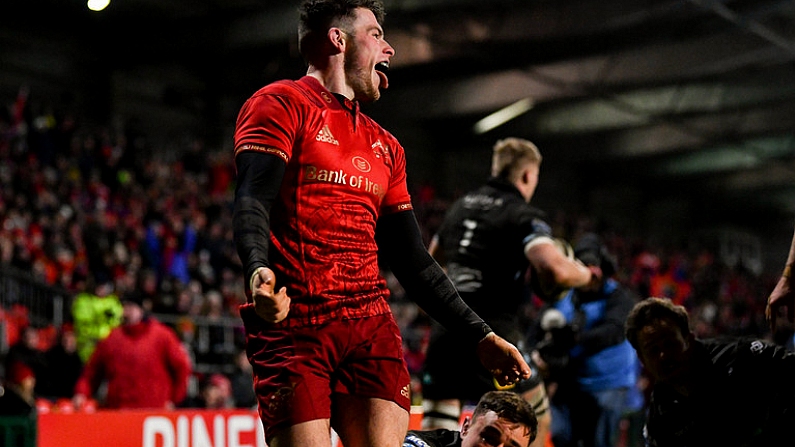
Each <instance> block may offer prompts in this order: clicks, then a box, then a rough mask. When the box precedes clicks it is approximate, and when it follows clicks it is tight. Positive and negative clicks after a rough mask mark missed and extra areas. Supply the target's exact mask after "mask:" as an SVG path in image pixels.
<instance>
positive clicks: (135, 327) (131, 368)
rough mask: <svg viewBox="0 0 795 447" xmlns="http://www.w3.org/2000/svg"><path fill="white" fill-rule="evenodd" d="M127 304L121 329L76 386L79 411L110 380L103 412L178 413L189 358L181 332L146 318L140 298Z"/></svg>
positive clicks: (102, 346)
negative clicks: (149, 410)
mask: <svg viewBox="0 0 795 447" xmlns="http://www.w3.org/2000/svg"><path fill="white" fill-rule="evenodd" d="M122 302H123V304H124V314H123V320H122V325H121V326H118V327H116V328H115V329H113V331H112V332H111V333H110V335H108V337H107V338H105V339H104V340H102V341H101V342H100V343H99V344H98V345H97V348H96V349H95V350H94V353H93V354H92V355H91V358H90V359H89V361H88V364H87V365H86V367H85V369H84V370H83V374H82V375H81V376H80V379H79V380H78V381H77V384H76V385H75V396H74V399H73V400H74V404H75V407H76V408H78V409H79V408H81V407H82V405H83V404H84V403H85V402H86V400H87V399H88V398H90V397H93V395H94V393H96V392H97V390H98V389H99V385H100V384H101V383H102V382H103V381H107V384H108V386H107V394H106V395H105V396H98V398H97V400H98V401H99V402H100V406H101V407H103V408H112V409H120V408H160V409H173V408H175V406H176V405H177V404H179V403H181V402H182V401H183V400H184V399H185V397H186V395H187V388H188V378H189V377H190V374H191V370H192V365H191V361H190V358H189V357H188V354H187V352H186V350H185V349H184V347H183V346H182V344H181V343H180V341H179V339H178V338H177V335H176V333H174V331H173V330H172V329H170V328H169V327H168V326H165V325H164V324H162V323H160V322H159V321H157V320H155V319H154V318H153V317H152V316H150V315H147V314H146V312H145V311H144V307H143V303H142V299H141V297H140V295H139V294H127V295H125V296H124V297H123V298H122Z"/></svg>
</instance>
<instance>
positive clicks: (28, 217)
mask: <svg viewBox="0 0 795 447" xmlns="http://www.w3.org/2000/svg"><path fill="white" fill-rule="evenodd" d="M3 106H4V107H3V108H2V110H0V265H2V266H3V267H4V270H7V271H8V270H12V269H13V270H15V271H21V272H25V273H26V274H29V275H31V277H32V280H33V281H36V282H39V283H42V284H45V285H47V286H50V287H53V288H57V289H59V290H63V291H65V292H66V293H67V294H68V295H69V296H71V297H73V298H74V301H73V303H80V302H81V300H83V301H85V300H88V301H89V302H90V303H92V304H91V306H87V307H86V306H84V307H83V308H81V307H80V305H77V306H75V307H72V306H71V305H70V307H69V309H68V312H69V315H68V318H67V321H66V322H65V323H64V324H63V325H61V326H59V327H52V326H42V325H38V327H34V325H33V324H31V320H30V319H29V318H28V317H27V313H26V310H25V309H24V308H21V307H20V306H16V305H15V306H5V307H1V308H0V322H2V323H3V327H4V328H5V333H4V334H3V335H4V337H5V343H4V345H6V346H9V347H10V348H9V349H8V350H7V352H1V353H0V355H2V358H3V359H4V362H3V366H4V370H3V375H2V378H3V379H4V380H3V382H4V383H6V384H8V383H9V381H12V380H18V379H20V378H28V377H30V376H35V377H36V378H37V379H38V380H37V384H36V393H37V394H38V395H40V396H42V397H46V398H49V399H50V400H51V401H52V402H55V401H57V400H58V399H69V398H71V395H72V392H73V386H74V382H75V381H76V380H77V376H79V374H80V370H81V368H82V366H83V365H84V364H85V362H86V361H87V359H88V357H89V356H90V353H91V350H92V347H93V345H94V344H95V343H96V341H97V340H98V339H101V338H102V337H103V336H104V335H103V334H107V332H108V330H109V329H110V328H112V327H114V326H116V325H118V324H119V321H118V320H114V318H116V317H117V313H114V312H118V310H116V311H114V310H107V309H104V308H103V310H101V311H100V310H96V309H93V310H92V308H91V307H92V306H94V305H95V304H98V303H100V302H101V301H102V300H103V299H106V298H107V299H109V300H110V301H111V302H112V303H117V302H121V300H122V299H124V298H125V296H128V295H131V294H133V295H136V300H140V301H141V302H143V303H145V304H144V307H145V309H146V311H147V312H148V313H149V314H151V315H154V316H155V317H161V318H162V319H163V320H164V321H165V322H167V323H168V324H169V326H170V327H172V328H173V329H174V330H175V331H176V333H177V335H178V336H179V338H180V340H181V341H182V342H183V343H184V344H185V346H186V349H188V351H189V352H190V353H191V354H192V360H193V362H197V361H199V362H202V363H209V364H213V363H216V364H219V365H221V364H225V365H227V366H228V365H236V366H235V367H234V369H230V368H226V369H224V368H218V369H217V370H206V371H194V373H193V379H194V380H193V382H192V383H193V385H192V389H191V392H190V393H189V398H188V399H186V402H185V403H183V404H184V405H195V406H209V405H212V406H218V405H222V406H243V407H250V406H253V405H254V402H253V400H251V399H252V396H253V394H251V393H249V392H248V391H250V388H251V383H250V376H247V375H246V374H250V371H247V366H246V365H247V362H246V361H245V356H244V354H243V351H242V348H243V340H242V330H241V328H239V325H240V323H238V320H239V318H238V314H237V312H238V305H239V304H241V303H242V302H244V300H245V296H244V291H243V281H242V280H241V275H242V274H241V266H240V262H239V260H238V257H237V254H236V251H235V247H234V243H233V240H232V225H231V205H232V201H233V195H234V174H235V173H234V164H233V160H232V157H231V152H230V151H229V150H227V149H214V148H209V147H205V145H204V143H203V142H202V141H201V140H200V139H196V138H192V137H185V138H180V137H177V138H175V139H174V142H173V143H170V144H168V145H163V147H159V145H158V147H154V145H153V144H152V143H151V142H150V141H149V140H148V139H147V138H146V136H145V135H143V134H136V133H133V132H130V131H129V130H128V129H124V128H122V127H118V128H114V127H113V126H111V127H108V126H95V125H93V124H92V123H89V122H86V121H81V118H80V117H79V116H78V115H77V114H75V113H73V112H69V111H66V110H59V109H58V108H57V107H56V106H53V105H52V104H51V103H50V102H48V100H47V98H36V97H35V96H34V95H33V94H32V93H31V92H28V91H26V90H25V89H22V90H20V93H19V95H18V96H17V97H16V98H10V99H9V98H6V102H5V103H4V104H3ZM412 196H413V197H414V200H415V207H416V211H417V216H418V218H419V219H420V224H421V227H422V229H423V232H424V236H425V237H426V238H427V239H426V242H429V241H430V237H431V235H432V234H433V233H434V231H435V230H436V228H438V225H439V224H440V222H441V219H442V217H443V216H444V212H445V210H446V208H447V206H448V205H449V204H450V203H452V200H453V199H454V197H448V198H442V197H439V196H438V195H437V194H436V193H435V192H434V190H433V188H432V187H430V186H427V185H422V186H417V187H416V188H415V190H414V191H412ZM550 221H551V222H552V223H553V224H554V227H555V232H556V233H557V234H556V235H557V236H558V237H562V238H565V239H572V238H574V237H576V235H577V234H578V233H579V232H583V231H597V232H599V233H600V235H601V236H602V237H603V238H604V240H605V242H606V244H607V246H608V247H609V249H610V251H611V252H612V253H613V254H614V255H615V256H616V258H617V261H618V267H619V268H618V272H617V275H616V279H617V280H619V281H620V282H621V283H622V284H624V285H625V286H627V287H628V288H630V289H632V290H633V291H635V292H636V293H637V294H638V296H641V297H648V296H660V297H669V298H671V299H672V300H673V301H675V302H676V303H679V304H683V305H685V306H686V307H687V308H688V309H689V310H690V312H691V315H692V316H693V319H694V324H695V326H696V327H695V328H694V329H695V331H696V333H697V335H698V336H700V337H710V336H714V335H720V334H739V335H761V336H768V334H767V324H766V323H765V320H764V305H765V298H766V297H767V295H768V294H769V293H770V291H771V290H772V289H773V285H774V284H773V282H772V281H773V280H774V278H768V277H766V276H765V275H764V274H761V275H759V274H756V273H753V272H751V271H750V270H749V269H745V268H743V267H742V266H741V265H734V266H728V265H726V264H725V263H724V262H722V261H721V260H720V259H718V258H717V257H716V255H715V254H714V253H712V252H710V251H708V250H706V249H705V250H701V251H699V252H692V251H690V250H687V249H682V248H678V247H656V246H650V245H649V244H648V242H646V241H645V240H644V239H643V238H631V237H627V236H626V235H622V234H620V233H619V232H617V231H614V230H610V229H605V228H600V227H599V226H598V225H596V224H595V223H594V222H593V221H592V220H591V219H589V218H588V217H587V216H573V215H569V214H566V213H555V214H554V215H553V216H552V219H550ZM385 274H386V276H387V279H388V280H389V285H390V288H391V289H392V291H393V297H392V305H393V310H394V313H395V315H396V317H397V320H398V323H399V324H400V326H401V330H402V332H403V334H404V338H405V344H406V346H405V348H406V349H405V352H406V359H407V361H408V365H409V368H410V370H411V372H412V373H413V374H416V373H418V372H419V369H420V367H421V366H422V363H423V360H424V357H423V356H424V349H425V348H426V346H427V342H428V338H427V337H428V333H429V327H430V321H429V320H428V318H427V316H425V314H424V313H423V312H422V311H421V310H419V309H418V308H417V307H416V306H415V305H413V304H412V302H411V300H410V299H409V297H406V296H405V292H404V291H403V290H402V289H401V288H400V285H399V284H398V283H397V282H396V281H395V280H394V278H393V277H392V276H391V275H390V274H389V272H388V271H385ZM528 298H529V299H528V301H527V304H526V307H525V314H524V315H523V318H524V320H525V321H526V322H527V324H528V327H529V326H530V325H531V323H532V322H533V321H534V320H535V319H536V317H537V313H538V311H539V309H540V304H541V303H539V302H538V301H537V300H535V299H533V297H532V296H531V295H530V294H529V295H528ZM0 302H3V301H0ZM98 307H100V306H98ZM112 307H114V305H113V304H112V305H111V306H110V307H109V308H112ZM86 308H88V310H86ZM81 309H82V311H84V312H88V315H89V318H88V319H89V320H92V319H93V320H96V318H94V317H95V316H96V315H104V316H105V317H107V321H104V322H103V324H104V325H105V329H104V330H103V329H102V328H99V329H98V328H97V327H91V326H86V325H85V324H84V322H83V321H84V319H81V315H80V310H81ZM197 321H201V322H203V324H208V322H209V325H210V326H213V325H212V322H213V321H219V322H221V321H224V322H226V323H227V326H228V322H230V321H231V322H234V324H233V326H234V325H237V326H238V329H234V328H233V329H234V330H233V332H234V334H235V340H234V347H235V349H234V350H231V351H230V350H228V349H227V350H226V351H223V352H222V353H221V354H218V353H217V350H214V349H212V345H213V341H212V337H213V335H212V333H211V334H210V339H211V340H210V341H209V342H208V341H207V340H204V341H202V342H203V343H205V344H208V343H209V346H210V349H204V350H199V351H197V350H196V343H198V342H199V340H198V337H196V330H197V328H196V324H195V322H197ZM225 327H226V326H223V325H219V328H221V329H219V331H221V330H222V329H223V328H225ZM92 330H93V331H94V332H91V331H92ZM86 331H88V332H86ZM219 337H220V335H219ZM81 350H83V351H81ZM17 361H19V362H21V363H24V364H25V365H26V366H27V368H26V369H20V367H19V366H16V365H17V363H16V362H17ZM12 365H13V366H12ZM53 371H57V372H58V374H53ZM28 373H29V374H28ZM219 390H220V391H219ZM418 391H419V390H418ZM209 402H212V404H210V403H209ZM219 402H220V403H219Z"/></svg>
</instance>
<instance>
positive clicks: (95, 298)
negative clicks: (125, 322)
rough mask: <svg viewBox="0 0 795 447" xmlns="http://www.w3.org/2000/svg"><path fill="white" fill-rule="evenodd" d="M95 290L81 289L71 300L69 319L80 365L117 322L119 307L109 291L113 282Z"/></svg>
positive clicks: (120, 306)
mask: <svg viewBox="0 0 795 447" xmlns="http://www.w3.org/2000/svg"><path fill="white" fill-rule="evenodd" d="M94 292H95V293H91V292H89V291H85V292H81V293H79V294H77V296H75V299H74V301H73V302H72V320H73V321H74V332H75V337H76V339H77V340H76V341H77V352H78V354H79V355H80V359H81V360H82V361H83V364H85V363H86V362H88V359H89V357H91V354H92V353H93V352H94V348H95V347H96V346H97V343H99V341H100V340H102V339H104V338H105V337H107V336H108V334H110V331H111V330H113V328H115V327H116V326H118V325H119V324H121V316H122V311H123V306H122V304H121V301H120V300H119V297H118V296H116V294H115V293H113V285H112V283H110V282H105V283H102V284H99V285H97V287H96V288H95V291H94Z"/></svg>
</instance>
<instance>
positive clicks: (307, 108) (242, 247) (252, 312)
mask: <svg viewBox="0 0 795 447" xmlns="http://www.w3.org/2000/svg"><path fill="white" fill-rule="evenodd" d="M384 14H385V13H384V8H383V5H382V3H381V2H380V0H306V1H304V2H303V4H302V5H301V8H300V24H299V48H300V51H301V54H302V55H303V57H304V59H305V60H306V62H307V63H308V71H307V75H306V76H304V77H302V78H300V79H298V80H282V81H277V82H274V83H272V84H269V85H267V86H265V87H263V88H262V89H260V90H259V91H257V92H256V93H254V95H252V96H251V97H250V98H249V99H248V100H247V101H246V103H245V104H244V105H243V107H242V108H241V110H240V112H239V115H238V119H237V123H236V127H235V136H234V139H235V141H234V148H235V164H236V168H237V189H236V192H235V207H234V218H233V224H234V230H235V243H236V246H237V251H238V254H239V256H240V259H241V261H242V263H243V266H244V268H245V278H246V281H247V291H248V292H250V295H249V300H248V301H249V302H248V303H247V304H245V305H243V306H242V307H241V310H240V313H241V317H242V319H243V322H244V324H245V328H246V350H247V353H248V357H249V361H250V362H251V364H252V366H253V372H254V387H255V390H256V393H257V396H258V401H259V412H260V416H261V419H262V422H263V425H264V428H265V433H266V440H267V442H268V444H269V445H270V446H271V447H285V446H301V447H313V446H318V447H320V446H322V447H327V446H328V445H329V444H330V429H331V428H333V429H334V430H335V431H336V432H337V434H338V435H339V436H340V439H341V440H342V442H343V444H344V445H345V447H394V446H397V445H400V444H401V442H402V440H403V437H404V436H405V434H406V430H407V428H408V420H409V412H408V410H409V408H410V392H411V391H410V389H409V374H408V370H407V368H406V365H405V362H404V360H403V353H402V341H401V337H400V332H399V330H398V326H397V324H396V323H395V321H394V318H393V316H392V313H391V311H390V308H389V305H388V302H387V300H388V297H389V290H388V288H387V286H386V281H385V280H384V278H383V277H382V276H381V275H380V269H379V265H378V256H379V253H380V254H381V255H383V258H384V260H385V261H386V262H387V263H388V265H389V267H390V269H391V270H392V272H393V273H394V274H395V276H396V277H397V278H398V280H399V281H400V283H401V285H402V286H403V287H404V288H405V289H406V291H407V292H408V294H409V296H410V297H412V299H414V300H415V301H416V302H417V303H418V304H419V305H420V306H421V307H422V308H423V309H424V310H425V311H426V312H427V313H428V314H429V315H431V316H432V317H433V318H435V319H436V320H438V321H439V322H440V323H441V324H442V325H444V326H445V327H446V328H448V329H449V330H451V331H454V332H456V333H458V334H460V336H461V340H462V343H469V344H470V345H471V346H472V349H474V350H476V352H477V354H478V356H479V358H480V359H481V361H482V362H483V364H484V365H485V366H486V367H487V368H488V369H489V370H490V371H491V372H492V373H493V374H494V376H495V378H496V379H497V380H498V381H499V382H500V383H503V384H509V383H513V382H516V381H518V380H520V379H523V378H527V377H529V376H530V368H529V367H528V365H527V364H526V362H525V361H524V360H523V358H522V356H521V354H520V353H519V351H518V350H517V349H516V348H515V347H514V346H513V345H512V344H510V343H508V342H507V341H506V340H505V339H503V338H501V337H499V336H497V335H496V334H494V332H492V331H491V329H490V328H489V327H488V325H487V324H486V323H485V322H484V321H483V320H482V319H481V318H480V317H479V316H478V315H477V314H475V313H474V312H473V311H472V310H471V309H470V308H469V307H467V306H466V304H464V302H463V301H462V300H461V298H460V297H459V295H458V293H457V292H456V290H455V288H454V287H453V285H452V283H451V282H450V280H449V279H448V278H447V276H446V275H445V274H444V272H443V270H442V269H441V267H440V266H439V265H438V264H437V263H436V262H435V261H434V260H433V258H431V256H430V255H429V254H428V253H427V251H426V249H425V247H424V244H423V241H422V238H421V235H420V230H419V226H418V224H417V221H416V218H415V216H414V213H413V210H412V205H411V199H410V196H409V194H408V187H407V184H406V166H405V162H406V160H405V154H404V151H403V148H402V147H401V145H400V143H398V141H397V140H396V139H395V137H394V136H392V134H390V133H389V132H387V131H386V130H384V129H383V128H382V127H381V126H380V125H378V124H377V123H376V122H374V121H373V120H372V119H370V118H369V117H368V116H366V115H364V114H363V113H362V112H361V111H360V110H359V103H360V102H372V101H375V100H377V99H378V98H379V96H380V94H381V93H380V90H381V89H383V88H386V87H387V85H388V81H387V76H386V74H385V73H384V72H385V71H386V69H387V68H388V66H389V61H390V59H391V58H392V56H393V55H394V54H395V50H394V49H393V48H392V46H390V45H389V43H388V42H387V41H386V40H385V38H384V31H383V29H382V23H383V19H384Z"/></svg>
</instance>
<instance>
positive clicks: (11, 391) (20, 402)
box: [0, 361, 36, 416]
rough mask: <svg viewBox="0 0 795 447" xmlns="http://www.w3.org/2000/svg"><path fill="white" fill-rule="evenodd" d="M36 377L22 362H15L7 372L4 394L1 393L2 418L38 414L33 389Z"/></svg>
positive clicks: (0, 413) (0, 407)
mask: <svg viewBox="0 0 795 447" xmlns="http://www.w3.org/2000/svg"><path fill="white" fill-rule="evenodd" d="M35 386H36V375H35V373H34V372H33V370H32V369H31V368H30V367H29V366H28V365H26V364H25V363H24V362H21V361H14V362H13V363H11V365H9V367H8V370H7V371H6V379H5V381H4V383H3V387H2V388H0V389H2V391H3V393H0V416H31V415H34V414H35V413H36V397H35V393H34V391H33V389H34V388H35Z"/></svg>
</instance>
